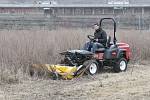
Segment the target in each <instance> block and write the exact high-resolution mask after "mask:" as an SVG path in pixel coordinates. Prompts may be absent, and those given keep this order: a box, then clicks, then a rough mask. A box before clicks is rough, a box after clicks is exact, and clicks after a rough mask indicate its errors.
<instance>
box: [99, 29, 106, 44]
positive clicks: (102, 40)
mask: <svg viewBox="0 0 150 100" xmlns="http://www.w3.org/2000/svg"><path fill="white" fill-rule="evenodd" d="M98 42H99V43H105V42H107V34H106V32H105V31H103V32H102V33H101V38H98Z"/></svg>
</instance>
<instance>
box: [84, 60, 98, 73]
mask: <svg viewBox="0 0 150 100" xmlns="http://www.w3.org/2000/svg"><path fill="white" fill-rule="evenodd" d="M83 66H85V67H86V72H87V73H88V74H90V75H95V74H96V73H97V72H98V69H99V67H98V62H97V61H96V60H88V61H85V62H84V64H83Z"/></svg>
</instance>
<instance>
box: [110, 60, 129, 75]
mask: <svg viewBox="0 0 150 100" xmlns="http://www.w3.org/2000/svg"><path fill="white" fill-rule="evenodd" d="M127 65H128V62H127V60H126V59H125V58H121V59H119V60H118V61H117V62H116V63H115V64H114V66H113V70H114V71H115V72H116V73H119V72H125V71H126V70H127Z"/></svg>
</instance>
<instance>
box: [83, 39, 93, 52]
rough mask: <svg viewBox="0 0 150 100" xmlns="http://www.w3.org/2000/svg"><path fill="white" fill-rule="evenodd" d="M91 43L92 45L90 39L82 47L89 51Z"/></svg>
mask: <svg viewBox="0 0 150 100" xmlns="http://www.w3.org/2000/svg"><path fill="white" fill-rule="evenodd" d="M92 45H93V43H92V42H91V41H90V42H86V43H85V45H84V48H83V49H84V50H87V51H91V48H92Z"/></svg>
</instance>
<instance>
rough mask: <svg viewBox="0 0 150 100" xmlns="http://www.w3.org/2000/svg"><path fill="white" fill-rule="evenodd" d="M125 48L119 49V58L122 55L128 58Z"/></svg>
mask: <svg viewBox="0 0 150 100" xmlns="http://www.w3.org/2000/svg"><path fill="white" fill-rule="evenodd" d="M125 52H126V51H125V50H124V49H118V53H117V57H116V58H117V59H120V57H121V56H123V57H124V58H126V54H125Z"/></svg>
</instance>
